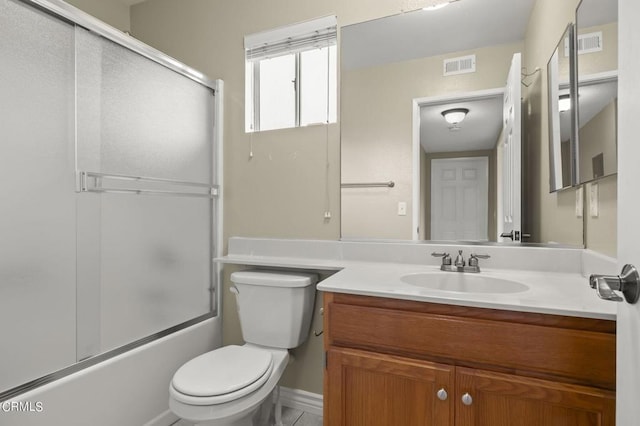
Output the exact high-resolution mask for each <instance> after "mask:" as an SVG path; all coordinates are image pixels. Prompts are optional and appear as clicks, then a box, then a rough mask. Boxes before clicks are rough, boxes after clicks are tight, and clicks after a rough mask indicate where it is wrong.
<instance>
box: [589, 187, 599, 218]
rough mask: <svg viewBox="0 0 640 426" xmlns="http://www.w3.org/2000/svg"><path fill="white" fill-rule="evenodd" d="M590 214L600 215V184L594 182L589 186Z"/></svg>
mask: <svg viewBox="0 0 640 426" xmlns="http://www.w3.org/2000/svg"><path fill="white" fill-rule="evenodd" d="M589 215H590V216H591V217H598V184H597V183H592V184H591V187H590V188H589Z"/></svg>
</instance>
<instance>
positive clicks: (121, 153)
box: [76, 28, 213, 183]
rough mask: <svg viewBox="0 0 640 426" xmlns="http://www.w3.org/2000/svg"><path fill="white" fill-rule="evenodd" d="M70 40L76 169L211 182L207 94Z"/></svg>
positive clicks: (84, 40) (117, 51)
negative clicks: (73, 69) (75, 83)
mask: <svg viewBox="0 0 640 426" xmlns="http://www.w3.org/2000/svg"><path fill="white" fill-rule="evenodd" d="M76 33H77V41H76V49H77V54H78V59H77V60H78V69H77V76H78V167H79V169H80V170H87V171H92V172H102V173H111V174H123V175H133V176H143V177H156V178H165V179H175V180H183V181H190V182H200V183H211V179H212V178H211V161H212V160H211V159H212V151H211V141H212V139H213V128H212V127H213V126H212V117H213V97H212V96H211V89H209V88H206V87H204V86H202V85H200V84H197V83H194V82H193V81H192V80H190V79H188V78H186V77H184V76H181V75H179V74H177V73H175V72H173V71H171V70H169V69H167V68H165V67H163V66H161V65H158V64H156V63H155V62H152V61H150V60H148V59H147V58H144V57H142V56H140V55H138V54H136V53H134V52H132V51H130V50H128V49H126V48H124V47H122V46H120V45H117V44H115V43H113V42H111V41H108V40H106V39H103V38H101V37H99V36H96V35H94V34H92V33H89V32H88V31H86V30H83V29H81V28H78V29H77V30H76Z"/></svg>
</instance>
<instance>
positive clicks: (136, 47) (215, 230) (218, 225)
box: [0, 0, 224, 402]
mask: <svg viewBox="0 0 640 426" xmlns="http://www.w3.org/2000/svg"><path fill="white" fill-rule="evenodd" d="M17 1H19V2H21V3H24V4H27V5H30V6H33V7H35V8H36V9H39V10H40V11H43V12H45V13H47V14H49V15H51V16H54V17H56V18H58V19H61V20H63V21H65V22H67V23H69V24H71V25H75V26H79V27H81V28H84V29H86V30H88V31H90V32H92V33H94V34H96V35H98V36H101V37H103V38H105V39H107V40H110V41H112V42H114V43H116V44H118V45H120V46H122V47H124V48H126V49H128V50H130V51H132V52H135V53H137V54H139V55H141V56H143V57H145V58H147V59H149V60H151V61H153V62H155V63H157V64H160V65H162V66H163V67H165V68H168V69H170V70H172V71H174V72H176V73H178V74H180V75H182V76H184V77H187V78H189V79H191V80H193V81H195V82H196V83H199V84H201V85H203V86H205V87H207V88H209V89H211V90H212V92H213V96H214V99H213V110H214V116H213V117H212V122H213V129H212V130H213V132H212V134H213V140H212V141H211V143H212V155H213V159H212V174H213V175H212V185H211V186H209V185H203V184H193V183H191V182H181V181H174V180H168V179H154V178H143V177H137V176H122V175H112V174H109V175H106V174H105V175H103V174H101V173H93V172H87V171H80V170H78V167H77V163H76V175H77V176H76V177H77V179H76V184H77V187H76V192H78V193H79V192H87V191H92V192H120V193H136V194H141V193H154V192H155V193H154V194H152V195H159V196H162V195H173V196H189V197H190V196H196V197H208V198H210V199H211V218H210V219H211V222H212V223H211V234H210V238H209V239H210V254H211V259H210V264H209V268H210V275H209V276H210V280H211V282H210V283H209V292H210V299H209V303H210V310H209V312H208V313H206V314H204V315H200V316H198V317H195V318H192V319H190V320H188V321H185V322H183V323H181V324H177V325H174V326H172V327H169V328H167V329H164V330H161V331H159V332H156V333H154V334H151V335H149V336H146V337H144V338H141V339H138V340H135V341H133V342H130V343H127V344H125V345H123V346H120V347H117V348H115V349H111V350H107V351H106V352H102V353H99V354H97V355H94V356H91V357H88V358H85V359H82V360H79V361H78V360H76V363H74V364H71V365H69V366H68V367H65V368H62V369H60V370H58V371H55V372H52V373H50V374H46V375H44V376H42V377H39V378H37V379H35V380H31V381H28V382H26V383H23V384H21V385H19V386H16V387H13V388H10V389H8V390H6V391H2V392H0V402H2V401H6V400H10V399H12V398H15V397H16V396H18V395H20V394H23V393H25V392H28V391H31V390H33V389H35V388H37V387H40V386H43V385H45V384H48V383H51V382H54V381H56V380H58V379H61V378H63V377H66V376H69V375H71V374H74V373H77V372H79V371H81V370H83V369H86V368H88V367H91V366H94V365H96V364H99V363H101V362H104V361H106V360H108V359H110V358H113V357H116V356H118V355H122V354H124V353H126V352H128V351H131V350H132V349H135V348H138V347H140V346H143V345H145V344H147V343H150V342H153V341H155V340H158V339H160V338H163V337H165V336H168V335H170V334H172V333H175V332H177V331H180V330H183V329H185V328H188V327H190V326H193V325H195V324H198V323H200V322H202V321H205V320H207V319H210V318H214V317H217V316H219V315H220V313H221V309H222V300H221V299H222V298H221V297H220V296H219V295H220V286H221V283H222V274H223V265H222V264H220V263H217V262H214V261H213V259H215V258H216V257H219V256H221V255H222V247H223V232H222V230H223V196H222V188H223V161H222V159H223V123H224V114H223V105H224V82H223V81H222V80H220V79H217V80H212V79H209V78H208V77H207V76H205V75H204V74H203V73H201V72H199V71H197V70H195V69H193V68H191V67H189V66H187V65H185V64H183V63H181V62H180V61H178V60H176V59H174V58H172V57H171V56H169V55H167V54H165V53H163V52H160V51H159V50H156V49H154V48H152V47H151V46H148V45H146V44H144V43H142V42H140V41H139V40H136V39H135V38H133V37H131V36H130V35H128V34H127V33H123V32H121V31H119V30H117V29H115V28H113V27H111V26H109V25H107V24H105V23H104V22H102V21H100V20H98V19H96V18H94V17H93V16H91V15H89V14H87V13H85V12H83V11H81V10H79V9H77V8H75V7H73V6H71V5H69V4H67V3H65V2H62V1H60V0H17ZM76 142H77V141H76ZM103 177H104V178H111V179H121V180H134V181H143V182H144V181H156V182H162V181H164V182H167V183H170V184H172V185H182V184H188V185H191V186H200V187H203V188H207V191H208V192H207V193H200V194H196V193H188V192H184V193H180V192H175V191H174V192H171V193H169V192H166V193H165V192H163V191H153V190H143V191H139V190H121V189H116V190H114V191H109V190H105V189H101V188H96V187H90V185H88V184H87V182H88V181H89V179H91V178H93V179H94V180H99V179H101V178H103Z"/></svg>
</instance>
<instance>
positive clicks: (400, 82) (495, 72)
mask: <svg viewBox="0 0 640 426" xmlns="http://www.w3.org/2000/svg"><path fill="white" fill-rule="evenodd" d="M522 47H523V46H522V43H513V44H505V45H497V46H491V47H486V48H481V49H475V50H473V51H463V52H454V53H450V54H447V55H440V56H433V57H429V58H423V59H415V60H410V61H402V62H396V63H391V64H385V65H381V66H374V67H367V68H360V69H354V70H350V71H344V70H343V71H342V73H341V82H342V90H341V132H342V137H341V155H342V169H341V170H342V181H343V182H386V181H389V180H392V181H394V182H395V187H394V188H375V189H343V190H342V216H341V217H342V224H341V225H342V236H343V237H366V238H395V239H411V238H412V229H411V226H412V216H411V211H412V208H413V207H412V196H413V183H412V179H413V140H412V131H413V130H412V129H413V124H412V117H413V113H412V100H413V99H415V98H426V97H433V96H441V95H452V96H454V95H455V94H456V93H465V92H473V91H476V90H484V89H495V88H501V87H504V84H505V81H506V78H507V74H508V72H509V66H510V65H511V58H512V57H513V54H514V53H516V52H520V51H521V50H522ZM472 53H474V54H475V55H476V72H475V73H473V74H461V75H454V76H448V77H444V76H443V75H442V61H443V59H445V58H452V57H457V56H463V55H469V54H472ZM400 201H403V202H406V203H407V215H406V216H399V215H398V214H397V208H398V202H400Z"/></svg>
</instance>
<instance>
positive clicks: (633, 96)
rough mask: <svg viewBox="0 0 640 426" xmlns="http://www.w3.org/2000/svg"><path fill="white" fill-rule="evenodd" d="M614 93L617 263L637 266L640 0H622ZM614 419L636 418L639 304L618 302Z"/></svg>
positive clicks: (639, 412) (623, 424)
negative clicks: (616, 143)
mask: <svg viewBox="0 0 640 426" xmlns="http://www.w3.org/2000/svg"><path fill="white" fill-rule="evenodd" d="M618 13H619V24H618V25H619V27H618V31H619V43H620V47H619V50H618V52H619V55H620V56H619V73H620V74H619V86H618V87H619V92H618V93H619V97H618V263H619V265H618V266H620V268H622V266H623V265H624V264H626V263H631V264H633V265H635V266H636V267H640V225H638V219H637V216H638V209H639V208H640V186H638V182H640V167H638V159H640V144H639V143H638V139H639V138H640V121H639V120H638V116H639V115H640V103H639V102H638V96H640V74H638V71H637V70H638V68H639V67H640V56H639V55H638V48H640V46H639V45H638V40H640V26H639V25H638V23H637V19H638V16H640V2H638V1H637V0H620V1H619V3H618ZM617 324H618V335H617V342H618V347H617V354H618V355H617V357H618V359H617V362H616V365H617V368H618V374H617V392H616V395H617V406H616V424H617V425H620V426H628V425H637V424H638V422H639V421H640V420H639V419H640V404H639V403H638V401H640V364H639V362H640V303H637V304H635V305H630V304H628V303H626V302H623V303H618V318H617Z"/></svg>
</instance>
